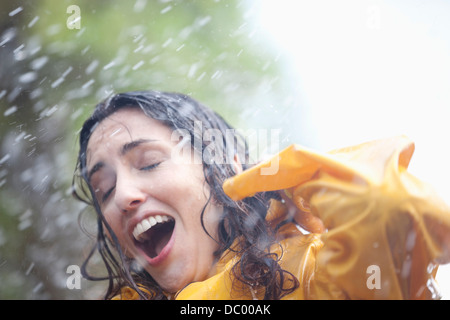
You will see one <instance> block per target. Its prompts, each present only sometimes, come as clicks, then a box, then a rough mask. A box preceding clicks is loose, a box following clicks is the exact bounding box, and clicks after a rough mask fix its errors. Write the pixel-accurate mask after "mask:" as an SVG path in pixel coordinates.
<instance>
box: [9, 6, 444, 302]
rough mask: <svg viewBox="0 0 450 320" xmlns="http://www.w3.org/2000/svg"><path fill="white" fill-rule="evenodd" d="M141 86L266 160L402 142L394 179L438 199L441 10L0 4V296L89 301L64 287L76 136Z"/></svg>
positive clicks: (97, 289)
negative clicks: (198, 111) (300, 148)
mask: <svg viewBox="0 0 450 320" xmlns="http://www.w3.org/2000/svg"><path fill="white" fill-rule="evenodd" d="M72 6H76V7H72ZM78 9H79V11H77V10H78ZM141 89H156V90H165V91H178V92H183V93H187V94H190V95H192V96H193V97H194V98H196V99H198V100H200V101H202V102H203V103H204V104H206V105H208V106H210V107H211V108H213V109H214V110H216V111H218V112H219V113H220V114H222V115H223V116H224V117H225V118H226V119H227V120H228V121H229V122H230V123H231V124H232V125H234V126H235V127H237V128H241V129H244V130H245V129H251V130H255V129H256V130H257V129H266V130H268V131H267V132H270V129H276V130H279V132H280V136H279V141H278V143H277V147H278V148H280V149H281V148H283V147H284V146H287V145H288V144H291V143H299V144H303V145H305V146H307V147H311V148H315V149H318V150H321V151H326V150H328V149H333V148H337V147H342V146H346V145H350V144H354V143H360V142H363V141H366V140H371V139H376V138H382V137H387V136H392V135H397V134H406V135H408V136H410V137H411V138H412V139H413V140H414V141H415V142H416V154H415V156H414V157H413V161H412V163H411V166H410V171H412V172H413V173H414V174H416V175H417V176H418V177H420V178H421V179H422V180H424V181H427V182H430V183H432V184H433V185H434V186H435V187H436V189H437V191H438V192H439V193H440V194H441V196H442V197H443V198H444V199H445V200H446V201H447V203H449V202H450V188H448V187H447V186H446V183H447V181H448V179H449V178H450V173H449V170H448V164H449V163H450V151H449V143H448V138H449V137H450V126H449V124H448V123H449V119H450V90H449V89H450V2H448V1H445V0H441V1H439V0H422V1H420V0H408V1H401V0H391V1H381V0H354V1H351V0H338V1H325V0H314V1H313V0H302V1H298V0H297V1H287V0H204V1H193V0H192V1H189V0H187V1H176V0H172V1H171V0H129V1H123V0H122V1H119V0H109V1H106V0H96V1H92V0H91V1H89V0H33V1H31V0H30V1H24V0H23V1H19V0H12V1H2V2H0V299H96V298H99V297H100V296H101V294H102V290H103V284H102V283H99V284H96V283H91V282H88V281H86V280H82V281H81V287H80V289H72V290H71V289H69V288H68V287H67V279H68V277H69V276H70V274H68V273H67V272H66V271H67V268H68V266H71V265H81V263H82V261H83V259H84V256H85V255H86V254H87V252H88V251H89V249H90V245H91V244H92V243H91V241H90V239H89V238H88V237H87V236H86V235H85V234H83V233H82V232H81V231H80V228H79V225H78V223H79V222H78V217H79V213H80V212H82V211H85V207H84V205H83V204H81V203H79V202H77V201H75V200H74V199H73V198H72V196H71V191H72V190H71V181H72V175H73V171H74V167H75V158H76V153H77V150H78V146H77V139H78V133H79V129H80V127H81V124H82V122H83V121H84V119H85V118H86V117H87V116H88V115H89V113H90V112H91V111H92V109H93V107H94V106H95V104H97V103H98V102H99V101H100V100H102V99H104V98H106V97H108V96H109V95H110V94H112V93H113V92H120V91H127V90H141ZM268 138H269V139H270V137H268ZM257 156H259V157H262V156H264V154H259V153H257ZM99 272H100V270H99ZM449 274H450V269H449V268H448V266H444V267H443V268H441V270H440V271H439V273H438V280H439V281H440V282H439V283H440V285H441V290H442V293H443V295H444V298H447V299H448V297H449V296H450V294H449V287H450V277H449Z"/></svg>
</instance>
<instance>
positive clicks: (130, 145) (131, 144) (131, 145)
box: [120, 139, 157, 156]
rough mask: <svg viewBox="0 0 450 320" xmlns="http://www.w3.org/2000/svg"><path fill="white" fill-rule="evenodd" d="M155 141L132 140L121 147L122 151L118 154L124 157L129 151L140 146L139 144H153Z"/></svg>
mask: <svg viewBox="0 0 450 320" xmlns="http://www.w3.org/2000/svg"><path fill="white" fill-rule="evenodd" d="M155 141H157V140H153V139H139V140H134V141H131V142H129V143H126V144H124V145H123V147H122V151H121V152H120V154H121V155H122V156H124V155H126V154H127V153H128V152H130V151H131V150H133V149H134V148H136V147H138V146H140V145H141V144H144V143H149V142H155Z"/></svg>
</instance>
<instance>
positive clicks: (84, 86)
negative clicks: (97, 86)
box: [81, 79, 95, 89]
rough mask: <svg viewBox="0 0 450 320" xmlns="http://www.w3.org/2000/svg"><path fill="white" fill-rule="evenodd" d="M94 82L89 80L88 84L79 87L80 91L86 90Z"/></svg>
mask: <svg viewBox="0 0 450 320" xmlns="http://www.w3.org/2000/svg"><path fill="white" fill-rule="evenodd" d="M94 82H95V80H94V79H91V80H89V81H88V82H86V83H85V84H83V85H82V86H81V88H82V89H86V88H88V87H90V86H91V85H92V84H93V83H94Z"/></svg>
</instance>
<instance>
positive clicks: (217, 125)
mask: <svg viewBox="0 0 450 320" xmlns="http://www.w3.org/2000/svg"><path fill="white" fill-rule="evenodd" d="M123 108H140V109H141V110H142V111H143V112H144V113H145V115H147V116H148V117H151V118H153V119H155V120H158V121H160V122H161V123H163V124H164V125H166V126H167V127H168V128H170V129H172V130H177V129H181V130H184V132H189V134H190V135H191V136H190V139H191V140H190V141H191V146H192V148H193V149H194V150H195V151H196V152H198V153H199V154H201V155H203V157H202V159H203V173H204V177H205V182H206V183H207V184H208V186H209V187H210V190H211V193H210V198H209V199H208V201H207V203H206V204H205V206H204V207H203V210H202V213H201V221H202V225H203V214H204V212H205V209H206V207H207V205H208V203H209V202H210V201H214V203H216V204H218V205H220V206H222V207H223V215H222V218H221V220H220V222H219V226H218V239H215V241H217V242H218V244H219V248H218V250H217V251H216V252H215V253H214V255H215V257H216V258H219V257H220V256H221V255H222V254H223V253H224V252H225V251H226V250H234V251H235V254H236V255H238V257H239V258H240V259H239V262H238V263H236V264H235V266H234V267H233V269H232V273H233V275H234V277H235V280H237V281H238V282H240V284H244V286H245V285H248V286H250V287H251V288H254V289H257V290H258V292H264V296H263V298H264V299H280V298H282V297H283V296H284V295H286V294H289V293H291V292H292V291H294V290H295V289H296V288H297V287H298V286H299V283H298V280H297V279H296V278H295V277H294V276H293V275H292V274H291V273H289V272H288V271H286V270H283V269H282V268H281V267H280V265H279V258H280V257H278V255H276V254H275V253H273V252H271V251H270V247H271V246H272V245H273V244H275V243H276V240H275V235H274V231H273V230H272V229H271V228H270V227H269V225H268V223H267V221H266V219H265V218H266V215H267V210H268V207H269V203H270V199H272V198H275V199H279V196H278V194H277V193H274V192H269V193H260V194H257V195H255V196H253V197H248V198H245V199H243V200H241V201H233V200H231V199H230V198H229V197H228V196H227V195H226V194H225V193H224V191H223V189H222V184H223V182H224V181H225V179H227V178H229V177H231V176H233V175H235V171H234V166H233V163H230V161H227V160H228V159H230V158H229V156H230V154H229V150H230V146H229V145H227V142H228V143H229V142H230V141H229V140H228V141H226V140H227V139H225V137H226V132H227V130H228V132H230V130H233V128H232V127H231V126H230V125H229V124H228V123H227V122H226V121H225V120H224V119H223V118H222V117H220V116H219V115H218V114H217V113H215V112H214V111H213V110H211V109H210V108H207V107H205V106H204V105H202V104H200V103H199V102H197V101H196V100H194V99H192V98H191V97H189V96H187V95H184V94H179V93H168V92H158V91H135V92H127V93H120V94H116V95H114V96H112V97H110V98H108V99H106V100H105V101H103V102H101V103H99V104H98V105H97V106H96V107H95V110H94V112H93V114H92V115H91V116H90V117H89V118H88V119H87V120H86V121H85V123H84V124H83V127H82V129H81V132H80V151H79V155H78V162H77V166H76V170H75V174H74V179H73V190H74V196H75V197H76V198H78V199H80V200H82V201H84V202H86V203H88V204H89V205H91V206H93V207H94V209H95V211H96V215H97V229H98V231H97V235H96V245H95V247H94V248H92V250H91V252H90V254H89V255H88V257H87V258H86V260H85V261H84V263H83V266H82V273H83V275H84V277H86V278H87V279H90V280H105V279H106V280H108V281H109V282H108V288H107V291H106V294H105V299H110V298H112V297H113V296H115V295H117V294H118V293H119V291H120V288H122V287H124V286H129V287H131V288H133V289H135V290H136V291H137V293H138V294H139V295H140V297H141V298H143V299H167V297H166V295H165V293H164V292H163V290H162V289H161V288H160V286H159V285H158V284H157V283H156V282H155V281H154V280H153V278H152V277H151V276H150V274H149V273H147V272H146V271H145V270H142V268H137V267H136V264H135V263H133V260H132V259H130V258H128V257H126V256H125V254H124V253H123V251H122V249H121V247H120V245H119V242H118V240H117V238H116V236H115V234H114V232H113V230H112V229H111V228H110V226H109V224H108V223H107V221H106V219H105V217H104V216H103V214H102V212H101V210H100V206H99V204H98V202H97V200H96V197H95V196H93V195H94V193H93V190H92V187H91V186H90V185H89V183H88V178H87V167H86V151H87V144H88V142H89V138H90V136H91V134H92V132H93V131H94V129H95V128H96V126H97V125H98V124H99V123H100V122H101V121H102V120H103V119H105V118H106V117H108V116H109V115H111V114H113V113H114V112H116V111H118V110H120V109H123ZM198 121H200V123H201V125H202V127H203V129H204V130H208V129H216V130H220V132H221V133H222V137H223V138H224V139H223V141H222V142H223V144H222V145H221V146H223V148H224V150H228V153H227V152H223V153H222V157H223V159H221V160H222V161H205V157H208V155H207V154H206V156H205V153H207V152H208V148H207V145H208V142H207V141H204V140H203V139H202V137H201V136H198V133H199V130H196V129H195V125H196V123H198ZM233 137H234V139H233V140H234V141H233V146H232V147H233V148H232V149H231V150H232V152H233V155H232V156H234V155H236V154H237V155H239V156H240V160H241V162H242V166H243V169H244V170H245V169H247V168H248V167H249V156H248V148H247V144H246V142H245V140H244V139H243V138H242V137H240V136H239V135H238V134H237V132H235V134H234V135H233ZM198 141H200V143H198ZM200 148H201V150H200ZM215 156H217V155H215ZM227 157H228V158H227ZM216 160H217V159H216ZM219 160H220V159H219ZM105 228H106V231H107V233H108V234H109V237H107V236H106V235H105ZM203 229H204V230H205V232H207V231H206V229H205V226H204V225H203ZM236 241H237V243H238V245H237V246H234V245H233V244H234V243H235V242H236ZM232 245H233V246H232ZM114 249H115V251H114ZM95 252H98V253H100V255H101V257H102V260H103V262H104V264H105V266H106V270H107V272H108V275H107V276H106V277H96V276H92V275H91V274H90V273H89V271H88V265H89V262H90V260H91V259H92V257H93V255H94V254H95ZM142 287H143V288H145V289H146V291H148V294H147V293H146V292H145V291H143V290H141V288H142ZM237 287H242V286H240V285H239V284H237V286H236V288H237ZM261 289H264V290H262V291H261Z"/></svg>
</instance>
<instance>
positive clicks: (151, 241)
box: [133, 215, 175, 259]
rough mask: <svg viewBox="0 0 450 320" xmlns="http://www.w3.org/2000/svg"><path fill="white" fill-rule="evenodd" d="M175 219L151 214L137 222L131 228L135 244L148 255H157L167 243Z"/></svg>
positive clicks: (152, 256) (151, 256)
mask: <svg viewBox="0 0 450 320" xmlns="http://www.w3.org/2000/svg"><path fill="white" fill-rule="evenodd" d="M174 228H175V220H174V219H173V218H172V217H169V216H165V215H156V216H151V217H149V218H147V219H144V220H142V221H141V222H139V223H138V224H137V225H136V227H135V228H134V230H133V236H134V239H135V244H136V246H137V247H138V248H139V249H141V250H142V251H143V252H144V253H145V254H146V255H147V256H148V257H150V258H152V259H153V258H155V257H157V256H158V255H159V254H160V253H161V252H162V250H163V249H164V248H165V246H166V245H167V244H168V243H169V240H170V238H171V237H172V234H173V230H174Z"/></svg>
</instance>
